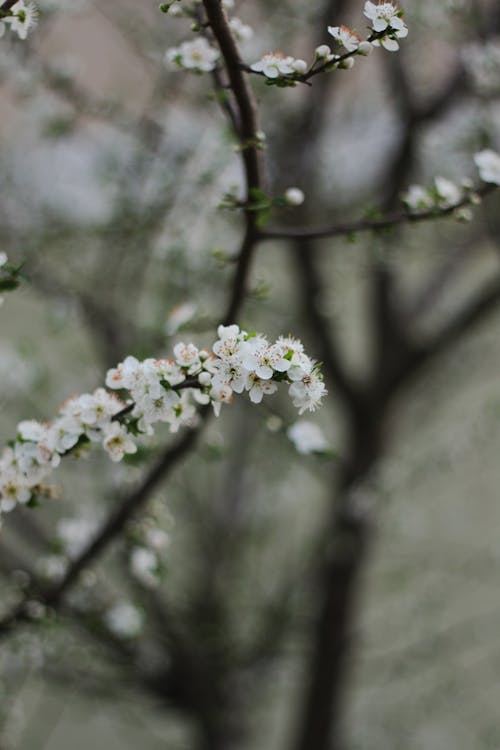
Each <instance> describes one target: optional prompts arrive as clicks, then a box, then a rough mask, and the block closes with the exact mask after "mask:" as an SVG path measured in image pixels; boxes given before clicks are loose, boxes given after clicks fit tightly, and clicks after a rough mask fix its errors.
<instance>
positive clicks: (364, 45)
mask: <svg viewBox="0 0 500 750" xmlns="http://www.w3.org/2000/svg"><path fill="white" fill-rule="evenodd" d="M372 49H373V47H372V45H371V42H360V43H359V45H358V55H364V56H365V57H366V56H367V55H369V54H370V52H371V51H372Z"/></svg>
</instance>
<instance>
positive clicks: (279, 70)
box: [250, 52, 296, 78]
mask: <svg viewBox="0 0 500 750" xmlns="http://www.w3.org/2000/svg"><path fill="white" fill-rule="evenodd" d="M294 62H295V59H294V58H293V57H291V56H290V55H285V54H284V53H283V52H266V54H265V55H263V56H262V57H261V59H260V60H257V62H255V63H253V65H250V68H251V69H252V70H254V71H255V72H256V73H263V74H264V75H265V76H266V77H267V78H280V77H281V76H289V75H294V74H295V73H296V71H295V69H294V67H293V64H294Z"/></svg>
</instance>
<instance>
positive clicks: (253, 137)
mask: <svg viewBox="0 0 500 750" xmlns="http://www.w3.org/2000/svg"><path fill="white" fill-rule="evenodd" d="M203 5H204V8H205V12H206V15H207V20H208V23H209V25H210V28H211V30H212V33H213V35H214V37H215V39H216V41H217V44H218V46H219V48H220V51H221V53H222V57H223V59H224V64H225V67H226V71H227V75H228V78H229V86H230V92H231V93H232V96H233V97H234V102H235V105H236V108H237V110H238V128H237V130H236V131H235V134H236V136H237V138H238V140H239V144H240V150H241V158H242V160H243V167H244V170H245V184H246V197H245V203H248V204H249V203H251V198H252V191H253V190H255V189H260V188H262V185H263V176H262V168H261V153H260V150H259V142H258V133H259V127H258V121H257V108H256V104H255V100H254V96H253V93H252V90H251V88H250V86H249V84H248V81H247V79H246V76H245V74H244V73H243V71H242V70H241V58H240V54H239V51H238V47H237V45H236V42H235V40H234V37H233V34H232V32H231V29H230V27H229V24H228V21H227V18H226V15H225V13H224V10H223V8H222V6H221V3H220V2H219V0H203ZM228 95H229V92H228ZM223 108H225V109H226V112H227V106H225V105H223ZM230 120H231V122H233V117H232V116H230ZM245 222H246V229H245V235H244V238H243V241H242V243H241V247H240V250H239V253H238V257H237V264H236V270H235V272H234V277H233V281H232V285H231V296H230V300H229V305H228V309H227V313H226V315H225V316H224V319H223V322H224V323H225V324H226V325H227V324H228V323H232V322H234V321H235V320H236V313H237V311H238V310H239V309H240V306H241V302H242V299H243V297H244V295H245V293H246V285H247V281H248V276H249V272H250V267H251V262H252V260H253V256H254V253H255V249H256V246H257V241H258V229H257V224H256V222H257V214H256V212H255V211H250V210H247V211H246V212H245Z"/></svg>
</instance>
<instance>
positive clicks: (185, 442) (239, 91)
mask: <svg viewBox="0 0 500 750" xmlns="http://www.w3.org/2000/svg"><path fill="white" fill-rule="evenodd" d="M204 6H205V10H206V13H207V18H208V20H209V22H210V26H211V29H212V31H213V33H214V36H215V38H216V40H217V42H218V44H219V46H220V49H221V52H222V55H223V58H224V61H225V64H226V68H227V73H228V77H229V81H230V85H231V89H232V92H233V94H234V98H235V102H236V105H237V108H238V112H239V119H240V128H239V131H238V133H237V135H238V137H239V140H240V145H241V154H242V159H243V164H244V169H245V182H246V189H247V196H250V192H251V190H252V189H253V188H257V187H260V186H261V184H262V177H261V167H260V153H259V150H258V148H257V145H256V144H257V132H258V128H257V117H256V108H255V103H254V99H253V95H252V92H251V90H250V88H249V86H248V84H247V81H246V79H245V77H244V75H243V73H242V72H241V70H240V69H239V60H240V58H239V53H238V49H237V47H236V43H235V41H234V38H233V36H232V34H231V30H230V28H229V25H228V23H227V19H226V17H225V15H224V12H223V10H222V8H221V5H220V2H219V0H204ZM257 240H258V232H257V228H256V215H255V212H252V211H247V212H246V230H245V235H244V238H243V241H242V245H241V249H240V253H239V256H238V261H237V266H236V272H235V275H234V280H233V283H232V289H231V296H230V300H229V304H228V308H227V312H226V313H225V315H224V316H223V318H222V320H223V322H226V323H228V322H233V321H234V320H235V319H236V317H237V314H238V312H239V310H240V309H241V306H242V304H243V301H244V297H245V291H246V284H247V279H248V274H249V271H250V264H251V260H252V257H253V253H254V250H255V248H256V245H257ZM187 382H188V381H185V383H187ZM181 385H183V384H181ZM184 387H188V386H187V385H186V386H184ZM189 387H192V385H190V386H189ZM132 408H133V407H132ZM129 409H130V405H129V406H127V407H126V408H125V409H124V410H123V411H124V412H128V410H129ZM209 414H210V407H208V408H207V407H203V408H202V410H201V423H200V426H199V427H198V428H196V429H192V430H190V431H188V432H186V433H185V434H184V435H183V437H182V438H181V439H180V440H179V441H178V442H177V443H176V444H175V445H174V446H173V447H169V448H168V449H167V450H166V451H165V452H164V453H163V455H162V456H161V457H160V459H158V461H157V462H156V464H155V465H154V466H153V468H152V469H151V470H150V472H149V473H148V475H147V476H146V478H145V480H144V481H143V483H142V484H141V485H140V486H139V487H138V488H137V489H136V490H135V491H133V492H132V493H131V494H130V495H129V496H128V497H126V498H125V500H124V501H123V502H122V503H121V504H120V506H119V507H118V508H117V509H116V510H114V511H113V512H112V513H111V514H110V516H109V518H108V519H107V521H106V522H105V523H104V525H103V526H102V527H101V529H100V531H99V533H98V535H97V536H96V538H95V539H94V540H93V541H92V542H91V544H90V545H89V546H88V547H87V548H86V549H85V550H84V551H83V552H82V553H81V555H80V556H79V557H78V558H76V560H74V562H73V563H72V564H71V566H70V567H69V568H68V570H67V572H66V575H65V576H64V578H63V579H62V580H61V581H60V582H59V583H58V584H57V585H56V586H54V587H53V588H52V589H50V590H48V591H46V592H42V591H36V592H34V593H32V596H35V597H36V598H37V599H39V600H40V601H42V602H43V603H45V604H46V605H48V606H50V607H58V606H59V605H60V604H61V602H62V600H63V597H64V595H65V593H66V592H67V591H68V590H69V589H70V588H71V587H72V586H73V585H74V584H75V583H76V582H77V580H78V578H79V576H80V574H81V573H82V572H83V570H85V569H86V568H87V567H88V566H89V565H90V564H92V563H93V562H94V561H95V560H96V559H97V558H98V557H99V556H100V555H101V554H102V553H103V552H104V550H105V549H107V547H108V546H109V545H110V544H111V542H113V540H114V539H115V538H116V537H117V536H118V535H119V534H120V533H121V532H122V531H123V529H124V527H125V526H126V524H127V523H128V521H129V520H130V519H131V518H132V517H133V516H134V515H135V514H136V513H137V512H138V511H139V510H140V509H141V508H142V507H143V506H144V505H145V504H146V502H147V501H148V500H149V498H150V496H151V494H152V492H153V491H154V490H155V489H156V488H157V487H158V486H159V484H160V482H162V481H163V480H164V479H165V478H166V477H167V476H168V475H169V474H170V472H171V471H172V470H173V469H174V468H175V466H176V465H177V464H178V463H179V461H180V460H181V459H182V458H183V457H184V456H185V455H186V454H187V453H188V452H189V451H190V450H191V448H192V447H193V446H194V444H195V443H196V440H197V438H198V436H199V433H200V430H201V427H202V426H203V424H204V423H205V421H206V420H207V419H208V416H209ZM117 416H118V415H117ZM29 620H30V617H29V614H28V610H27V608H26V600H25V601H23V602H21V604H20V605H18V606H17V607H15V608H14V609H13V610H12V611H11V612H10V613H8V614H7V615H6V616H5V617H4V619H3V620H2V621H0V636H2V635H5V634H7V633H9V632H10V631H11V630H12V629H13V627H14V626H15V625H16V624H17V623H19V622H26V621H29Z"/></svg>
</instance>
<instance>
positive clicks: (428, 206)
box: [401, 149, 500, 220]
mask: <svg viewBox="0 0 500 750" xmlns="http://www.w3.org/2000/svg"><path fill="white" fill-rule="evenodd" d="M474 163H475V164H476V166H477V168H478V170H479V176H480V177H481V180H482V181H483V182H486V183H489V184H494V185H500V154H497V153H496V152H495V151H492V150H491V149H485V150H483V151H480V152H479V153H477V154H475V155H474ZM401 198H402V201H403V203H404V204H405V205H406V207H407V209H408V211H409V212H410V213H412V214H422V213H428V212H429V211H436V212H440V211H448V209H450V208H453V207H456V208H457V211H456V212H454V213H455V214H456V216H457V218H458V219H461V220H470V219H471V218H472V213H471V210H470V208H469V206H470V205H475V204H477V203H479V202H480V200H481V198H480V196H479V194H478V193H477V190H476V189H475V188H474V186H473V183H472V181H471V180H469V179H463V180H461V181H460V183H459V184H456V183H455V182H452V181H451V180H448V179H447V178H446V177H441V176H437V177H435V178H434V184H433V185H432V186H431V187H423V186H422V185H415V184H414V185H410V186H409V188H408V190H407V191H406V192H405V193H404V194H403V195H402V196H401Z"/></svg>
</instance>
